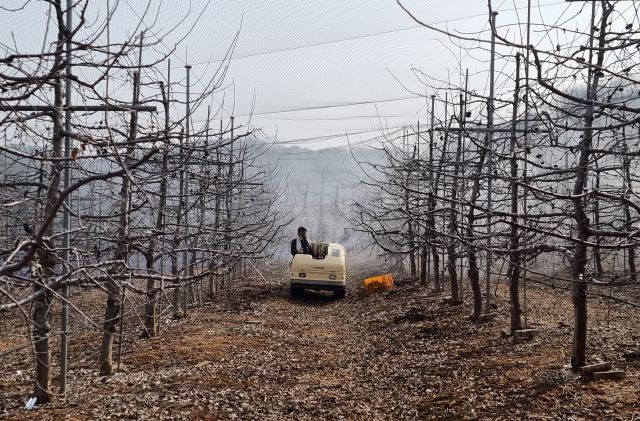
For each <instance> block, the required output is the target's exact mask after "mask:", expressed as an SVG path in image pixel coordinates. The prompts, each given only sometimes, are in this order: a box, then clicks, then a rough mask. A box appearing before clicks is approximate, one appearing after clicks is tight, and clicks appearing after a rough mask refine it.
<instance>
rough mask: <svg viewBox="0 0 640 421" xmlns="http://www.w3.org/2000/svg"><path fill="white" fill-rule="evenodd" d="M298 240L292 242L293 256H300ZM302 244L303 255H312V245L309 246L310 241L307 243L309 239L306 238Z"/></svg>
mask: <svg viewBox="0 0 640 421" xmlns="http://www.w3.org/2000/svg"><path fill="white" fill-rule="evenodd" d="M297 240H298V238H294V239H293V240H291V254H292V255H294V256H295V255H296V254H298V247H296V242H297ZM301 243H302V254H312V253H311V244H309V241H307V239H306V238H305V239H304V240H302V241H301Z"/></svg>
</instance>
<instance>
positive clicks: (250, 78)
mask: <svg viewBox="0 0 640 421" xmlns="http://www.w3.org/2000/svg"><path fill="white" fill-rule="evenodd" d="M23 2H24V1H23V0H3V1H2V3H3V4H5V5H11V4H14V5H18V4H22V3H23ZM93 4H94V6H93V7H95V9H94V10H93V11H92V13H93V14H92V15H91V16H93V17H95V18H98V17H99V16H100V14H101V13H102V15H104V11H105V10H106V5H107V4H109V5H111V6H112V7H113V6H114V5H118V6H119V11H118V14H117V15H116V17H115V18H114V20H113V22H112V24H111V31H112V37H114V38H115V37H117V35H118V31H122V32H131V31H134V30H136V23H137V22H138V21H139V20H140V16H142V15H143V13H144V10H145V7H146V5H147V4H150V6H149V8H148V9H147V14H146V15H145V16H144V21H145V24H147V25H151V24H152V23H154V24H155V25H154V26H153V28H154V31H155V33H157V34H162V33H164V32H166V31H168V30H170V29H172V28H174V27H175V26H176V25H177V29H176V30H174V31H172V32H171V33H170V35H168V36H166V37H165V38H164V39H163V43H162V44H160V45H159V46H158V47H157V48H158V49H159V50H163V49H164V50H165V51H166V50H168V49H170V48H172V47H173V46H174V44H175V43H176V42H178V40H180V39H182V38H183V37H185V36H186V38H184V39H183V40H182V41H181V42H180V43H179V44H178V46H177V49H176V52H175V54H174V56H173V58H172V62H171V64H172V66H173V67H174V68H175V69H174V70H173V77H172V78H173V79H174V80H177V79H181V78H182V77H183V75H184V72H183V69H182V67H183V66H184V64H186V63H189V64H191V65H192V66H193V70H192V72H193V73H192V74H193V77H192V80H194V83H193V88H192V91H193V92H194V94H196V93H198V91H199V90H202V89H203V85H202V83H201V81H205V80H208V79H209V78H211V77H212V74H213V73H214V71H215V70H216V68H217V66H218V64H219V62H216V60H218V59H220V58H222V57H224V55H225V52H226V51H227V49H228V48H229V46H230V45H232V41H233V39H234V36H235V35H236V32H238V31H239V38H238V41H237V44H236V45H235V49H234V51H233V58H232V60H231V62H230V67H229V71H228V73H227V75H226V79H225V82H224V84H223V87H222V88H221V91H220V92H219V93H218V94H217V95H216V96H215V98H214V99H213V100H212V101H211V105H212V107H213V109H214V110H215V109H216V108H217V107H218V106H219V104H221V103H222V100H223V98H224V110H223V111H222V114H223V117H228V116H229V115H231V114H233V115H235V116H236V117H237V121H238V122H239V123H241V124H248V123H249V121H248V120H249V116H250V115H251V114H252V113H253V117H252V119H251V122H250V123H251V124H252V125H253V126H255V127H259V128H262V129H263V130H264V132H265V133H266V134H267V135H269V136H274V137H275V136H277V141H278V142H280V143H284V144H287V143H288V144H298V145H303V146H310V147H313V148H321V147H327V146H335V145H344V144H346V142H347V138H346V136H345V133H350V136H349V139H350V141H351V142H358V141H361V140H366V139H370V138H374V137H376V136H378V135H379V134H380V130H379V127H380V125H383V126H385V127H388V128H389V131H391V132H393V131H394V130H397V128H401V127H403V126H407V125H415V124H416V123H417V122H418V120H420V121H421V122H424V121H425V120H426V119H427V115H428V114H427V111H428V108H427V101H426V100H425V98H421V97H419V96H416V95H415V94H414V93H412V92H417V93H421V94H425V95H427V96H428V95H430V94H431V93H432V92H431V91H429V90H427V89H425V85H424V83H422V81H421V80H419V78H418V77H417V76H416V74H415V73H414V72H413V71H412V68H416V69H420V70H421V71H423V72H425V73H426V74H427V75H429V77H433V78H436V79H442V80H446V79H447V78H448V77H451V78H453V79H454V80H459V78H460V74H459V66H458V60H459V59H462V60H463V63H464V64H463V67H469V70H470V73H471V74H472V81H471V83H472V86H473V87H474V89H484V88H485V87H486V82H487V69H488V65H487V63H486V62H482V61H483V60H485V59H486V52H485V51H483V50H481V49H477V48H476V49H472V50H471V51H467V50H462V49H459V48H458V47H457V46H456V45H455V44H454V43H452V42H450V41H449V40H447V39H446V38H445V37H444V36H443V35H440V34H438V33H436V32H434V31H431V30H429V29H426V28H422V27H419V26H418V25H417V24H416V23H415V22H414V21H413V20H412V19H411V18H410V17H409V16H408V15H407V14H406V13H405V12H404V11H403V10H402V9H401V8H400V7H399V6H398V5H397V4H396V2H395V1H392V0H375V1H372V0H349V1H344V0H323V1H317V0H295V1H293V0H287V1H284V0H279V1H278V0H191V1H188V0H174V1H168V0H163V1H161V0H151V1H150V2H147V1H141V0H110V1H108V0H101V1H97V2H93ZM403 4H404V5H405V6H406V7H407V8H408V9H409V10H411V11H412V12H413V13H415V15H416V16H417V17H419V18H420V19H422V20H423V21H425V22H427V23H430V24H436V25H437V26H438V27H440V28H443V29H444V28H448V29H450V30H451V31H457V32H460V33H465V34H470V35H473V36H475V35H477V34H480V36H481V37H483V38H485V39H486V38H488V37H489V35H490V34H489V31H488V24H487V22H488V8H487V2H486V1H485V0H447V1H443V0H422V1H420V0H405V1H404V2H403ZM492 4H493V7H494V8H495V9H496V10H498V11H499V12H500V15H499V16H498V23H499V25H500V24H507V25H512V26H511V27H509V31H510V32H511V34H512V35H514V36H515V34H516V32H517V31H518V29H517V27H516V26H515V25H514V24H516V23H517V22H518V21H521V22H524V21H525V20H526V5H527V1H526V0H494V1H493V2H492ZM532 4H533V6H534V10H533V20H534V21H535V22H543V21H544V22H546V23H553V22H554V21H556V20H557V19H560V18H561V17H562V16H563V15H562V12H563V10H565V9H566V7H567V3H566V2H564V1H562V0H533V1H532ZM570 7H575V8H576V9H577V8H578V7H580V6H579V5H576V6H570ZM30 8H31V9H29V10H31V11H28V12H27V13H19V14H10V13H7V12H1V13H0V25H2V27H3V28H4V29H0V36H2V37H3V39H4V40H5V41H6V40H7V37H8V36H10V35H9V32H10V31H11V32H13V36H14V38H15V39H16V43H17V44H19V45H20V44H25V45H31V46H32V45H38V42H39V43H40V44H41V43H42V41H41V39H42V36H43V33H44V25H43V24H41V23H40V22H42V19H43V16H44V15H45V11H46V5H43V3H42V2H32V4H31V5H30ZM101 9H102V10H101ZM182 19H184V20H182ZM506 29H507V28H505V30H506ZM516 37H517V36H516ZM38 40H40V41H38ZM550 41H551V40H550ZM34 43H35V44H34ZM468 45H470V44H468ZM470 46H473V45H470ZM475 47H477V46H475ZM403 85H404V86H403ZM411 91H412V92H411ZM176 94H177V95H180V90H179V89H176ZM361 102H366V104H362V105H351V106H339V105H344V104H352V103H361ZM336 106H337V107H336ZM327 107H328V108H327ZM204 108H206V106H205V107H204ZM204 108H203V109H200V110H199V111H198V113H197V114H196V115H195V120H196V122H197V121H198V120H202V119H204V116H205V112H206V110H205V109H204ZM300 109H306V110H304V111H294V110H300Z"/></svg>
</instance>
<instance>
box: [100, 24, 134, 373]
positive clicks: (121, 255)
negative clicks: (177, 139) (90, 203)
mask: <svg viewBox="0 0 640 421" xmlns="http://www.w3.org/2000/svg"><path fill="white" fill-rule="evenodd" d="M140 45H142V37H141V38H140ZM139 100H140V71H137V72H135V73H134V74H133V103H134V104H136V103H138V102H139ZM137 132H138V112H137V111H132V112H131V119H130V122H129V142H131V143H130V144H129V146H127V149H126V152H125V153H126V156H125V157H124V162H123V165H124V166H125V167H129V166H130V165H131V164H132V163H133V153H134V151H135V146H134V143H133V141H134V140H135V139H136V134H137ZM129 177H130V174H128V173H127V172H125V173H124V174H123V175H122V185H121V187H120V198H119V199H120V200H119V201H120V203H119V205H120V206H119V213H120V220H119V221H118V233H117V241H118V242H117V244H116V250H115V252H114V256H113V257H114V260H115V261H116V262H115V263H114V264H113V266H112V267H111V269H110V270H109V272H110V273H111V274H113V275H121V274H123V273H126V271H127V270H129V269H128V268H127V263H128V260H129V248H130V245H129V214H130V212H131V206H130V203H131V200H130V199H131V180H130V179H129ZM121 307H122V302H121V300H120V285H119V284H118V281H117V279H115V278H113V277H110V278H109V280H108V281H107V308H106V310H105V319H104V326H103V329H104V332H103V337H102V346H101V349H100V375H101V376H110V375H111V374H113V352H112V348H113V337H114V335H115V333H116V327H117V325H118V321H119V320H120V317H121V315H120V309H121Z"/></svg>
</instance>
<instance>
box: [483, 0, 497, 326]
mask: <svg viewBox="0 0 640 421" xmlns="http://www.w3.org/2000/svg"><path fill="white" fill-rule="evenodd" d="M497 15H498V12H492V13H491V61H490V64H489V98H488V99H487V138H488V139H487V140H488V142H487V143H488V146H489V153H488V160H487V209H488V212H487V265H486V285H485V307H484V312H485V313H486V314H489V313H490V312H491V235H492V233H491V224H492V210H491V207H492V206H493V202H492V191H491V189H492V188H493V184H492V181H493V95H494V83H495V81H494V69H495V54H496V16H497Z"/></svg>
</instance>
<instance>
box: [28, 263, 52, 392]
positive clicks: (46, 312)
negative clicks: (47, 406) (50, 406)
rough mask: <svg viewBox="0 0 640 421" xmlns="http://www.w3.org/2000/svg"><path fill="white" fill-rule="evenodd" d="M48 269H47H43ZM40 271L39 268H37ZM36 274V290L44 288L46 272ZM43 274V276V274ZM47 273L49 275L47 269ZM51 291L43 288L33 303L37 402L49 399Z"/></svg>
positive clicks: (46, 277)
mask: <svg viewBox="0 0 640 421" xmlns="http://www.w3.org/2000/svg"><path fill="white" fill-rule="evenodd" d="M45 270H46V271H48V269H45ZM37 271H41V269H39V268H38V269H37ZM34 275H36V276H38V280H37V283H36V287H35V289H36V290H41V289H43V288H44V285H43V283H44V282H46V279H48V276H46V275H47V274H46V272H45V273H44V274H43V273H37V274H36V273H34ZM43 275H45V276H43ZM48 275H51V272H50V271H49V273H48ZM52 296H53V294H52V292H51V291H49V290H47V289H43V290H42V293H41V294H40V295H38V296H37V297H36V299H35V301H34V303H33V306H34V308H33V345H34V348H35V360H36V382H35V392H34V396H35V397H36V398H37V402H38V404H44V403H47V402H49V401H50V400H51V352H50V350H49V335H50V333H51V313H52V312H51V304H52Z"/></svg>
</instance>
